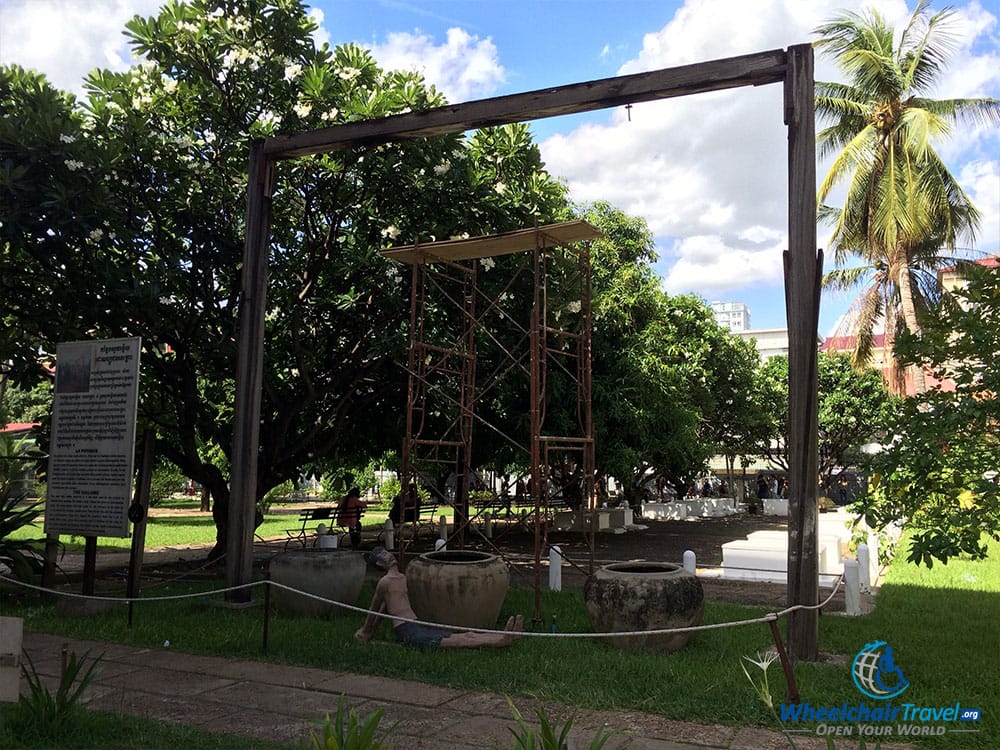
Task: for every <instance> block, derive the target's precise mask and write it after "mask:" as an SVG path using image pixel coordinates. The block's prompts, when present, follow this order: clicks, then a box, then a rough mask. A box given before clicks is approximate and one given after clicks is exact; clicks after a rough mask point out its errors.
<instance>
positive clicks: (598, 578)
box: [583, 562, 705, 651]
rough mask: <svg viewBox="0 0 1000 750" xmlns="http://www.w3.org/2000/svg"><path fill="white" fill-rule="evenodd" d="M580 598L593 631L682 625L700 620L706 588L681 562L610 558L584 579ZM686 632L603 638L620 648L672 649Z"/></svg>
mask: <svg viewBox="0 0 1000 750" xmlns="http://www.w3.org/2000/svg"><path fill="white" fill-rule="evenodd" d="M583 596H584V601H585V602H586V606H587V616H588V617H589V618H590V624H591V626H592V627H593V628H594V630H595V631H596V632H598V633H626V632H634V631H640V630H660V629H663V628H686V627H691V626H693V625H698V624H699V623H701V616H702V613H703V612H704V610H705V592H704V591H703V590H702V587H701V581H699V580H698V578H697V577H696V576H695V575H694V574H692V573H689V572H688V571H686V570H684V568H682V567H681V566H680V565H674V564H672V563H661V562H626V563H613V564H611V565H605V566H604V567H603V568H600V569H599V570H598V571H597V572H596V573H594V575H592V576H590V578H588V579H587V583H586V586H585V587H584V593H583ZM690 637H691V633H675V634H670V633H667V634H659V635H655V634H654V635H637V636H622V637H620V638H604V639H602V640H607V641H610V642H611V643H612V645H615V646H617V647H619V648H622V649H629V650H649V651H676V650H678V649H680V648H683V647H684V645H685V644H686V643H687V642H688V640H689V639H690Z"/></svg>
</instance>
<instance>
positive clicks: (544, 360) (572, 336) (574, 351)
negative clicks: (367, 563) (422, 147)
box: [383, 222, 599, 618]
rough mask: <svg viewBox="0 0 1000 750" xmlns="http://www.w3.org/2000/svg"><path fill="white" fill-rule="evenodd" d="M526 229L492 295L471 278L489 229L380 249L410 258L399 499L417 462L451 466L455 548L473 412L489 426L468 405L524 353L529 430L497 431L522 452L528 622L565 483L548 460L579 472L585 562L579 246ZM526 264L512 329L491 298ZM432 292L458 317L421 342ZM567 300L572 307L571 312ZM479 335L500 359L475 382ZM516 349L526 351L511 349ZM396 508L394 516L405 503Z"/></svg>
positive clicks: (585, 350) (585, 361) (586, 418)
mask: <svg viewBox="0 0 1000 750" xmlns="http://www.w3.org/2000/svg"><path fill="white" fill-rule="evenodd" d="M579 224H580V225H585V223H583V222H579ZM585 226H586V227H587V230H589V231H586V232H585V233H586V235H587V237H588V238H593V237H596V236H599V232H597V230H594V229H593V227H589V225H585ZM563 228H565V225H563ZM532 236H533V240H534V247H533V248H532V249H531V250H530V251H526V252H525V254H526V255H528V252H530V255H528V258H527V259H528V260H530V264H529V263H526V262H523V261H522V264H521V266H520V267H518V268H516V269H515V270H514V272H513V273H512V274H511V278H510V280H509V281H508V282H507V283H506V284H503V285H502V286H501V287H500V288H499V289H498V290H496V291H495V292H494V293H493V294H492V295H491V294H490V293H489V292H488V291H487V290H486V289H484V288H483V287H482V285H480V284H479V275H478V273H477V269H478V266H479V263H480V262H481V260H482V259H484V258H492V257H494V256H491V255H484V254H482V252H481V251H480V249H479V248H482V247H487V248H488V247H490V245H491V243H492V242H493V241H494V240H495V239H496V237H497V236H492V237H485V238H482V242H481V243H480V244H478V245H475V244H470V245H468V246H467V247H466V248H465V249H464V250H462V251H457V252H456V251H453V252H452V253H451V254H450V255H447V256H446V253H445V252H444V251H443V250H438V247H440V246H441V245H437V246H436V245H435V243H430V244H427V245H414V246H413V247H412V248H402V249H398V248H397V249H393V250H387V251H383V253H384V254H385V255H387V256H389V257H396V258H398V259H401V260H402V259H405V260H406V262H409V263H411V285H410V293H411V297H410V343H409V355H408V358H407V369H408V376H409V382H408V388H407V404H406V434H405V435H404V438H403V447H402V462H401V485H402V488H404V493H403V498H408V497H409V495H408V493H407V492H406V491H405V488H408V487H409V486H410V484H411V483H412V482H423V483H426V477H427V473H426V470H425V469H426V467H427V466H431V465H434V464H446V465H451V466H452V467H453V468H452V470H453V472H454V475H455V497H454V501H453V507H454V513H455V524H454V529H455V530H454V533H453V534H452V535H451V536H450V538H449V541H452V540H454V541H455V542H456V544H457V546H459V547H464V546H465V532H466V530H467V529H468V527H469V524H470V523H471V521H472V520H473V518H474V517H473V516H470V513H469V487H470V482H471V472H472V466H471V455H472V439H473V424H474V422H475V421H477V420H478V421H479V422H480V423H482V424H484V425H485V426H487V427H490V428H492V429H496V428H495V427H493V426H492V425H489V424H486V422H485V421H484V420H483V419H482V418H481V417H477V416H476V413H475V411H476V409H475V405H476V403H477V401H479V400H480V399H481V398H482V397H484V396H485V395H486V394H487V393H489V392H490V391H491V390H492V388H494V387H495V386H496V385H497V383H498V382H499V381H500V380H502V379H503V378H504V377H505V376H506V375H507V374H508V373H510V372H512V371H516V370H519V369H520V370H524V369H525V367H524V362H525V359H527V360H528V367H527V368H526V369H527V372H528V376H529V377H528V380H529V394H528V401H529V404H530V410H531V425H530V433H529V435H528V436H527V440H526V441H521V442H519V441H517V440H516V438H511V437H510V436H505V437H506V438H507V439H508V440H510V441H511V442H512V443H513V444H514V445H515V446H516V447H517V448H518V449H520V450H521V451H522V452H523V453H524V454H525V455H526V456H527V457H528V465H529V477H530V482H529V484H530V487H531V498H532V506H533V510H532V518H531V522H532V528H533V530H534V535H535V544H534V546H535V595H536V618H537V617H538V616H540V615H539V613H540V607H541V599H540V597H541V568H542V561H541V555H542V550H543V548H544V547H545V545H546V544H547V540H548V531H549V528H550V525H551V522H552V519H553V504H554V503H553V501H554V500H555V498H556V497H558V496H561V495H563V494H565V493H566V492H567V490H569V489H570V487H568V486H567V484H566V483H565V482H562V483H560V484H556V483H554V482H553V467H554V466H555V465H556V464H557V463H558V462H562V463H564V464H566V463H572V464H573V465H574V466H575V470H574V472H573V474H574V476H576V477H577V478H578V480H576V482H577V484H576V486H575V487H573V489H574V492H575V495H576V496H577V497H578V499H579V508H578V510H577V513H578V514H579V524H580V525H581V527H582V529H583V531H584V534H585V535H586V538H587V546H588V549H589V550H590V567H591V569H592V568H593V549H594V542H593V530H594V527H595V524H594V523H593V521H592V518H593V514H594V512H595V498H594V476H593V474H594V428H593V418H592V407H591V321H592V310H591V269H590V248H589V244H588V243H587V242H586V241H580V242H573V243H570V242H567V241H566V240H565V239H560V238H559V237H557V236H555V235H554V234H553V233H551V232H547V231H546V227H535V228H534V231H533V235H532ZM442 244H446V243H442ZM504 254H507V253H504ZM527 268H530V272H531V274H532V289H533V291H532V296H533V299H532V307H531V312H530V319H529V321H528V322H527V324H526V325H522V324H521V323H520V322H519V321H518V320H517V319H516V318H515V317H514V316H512V315H511V314H510V312H509V311H508V310H506V309H505V308H504V306H503V305H502V304H501V299H502V298H503V297H504V296H505V295H506V293H507V291H508V289H509V288H510V286H511V285H512V284H513V282H514V280H515V279H517V278H518V277H519V276H520V275H521V274H522V273H523V272H524V271H525V270H526V269H527ZM556 272H558V273H560V275H561V276H562V278H563V281H562V283H561V284H560V290H561V292H562V293H563V294H564V295H567V292H568V290H571V289H572V290H573V292H574V293H573V294H571V295H567V296H566V297H565V298H564V299H563V300H562V302H564V303H568V306H567V307H566V309H565V310H564V309H559V310H553V309H551V308H552V305H551V299H550V282H551V280H552V278H553V275H554V274H555V273H556ZM570 297H572V299H570ZM432 300H433V302H434V304H435V307H436V308H437V309H439V310H442V311H444V310H451V311H452V312H454V313H457V314H456V320H457V321H458V322H459V323H458V325H456V326H454V328H455V330H453V331H451V332H450V333H446V332H443V331H442V329H441V327H440V326H437V327H435V331H434V335H435V336H437V337H438V339H439V340H438V341H435V342H431V341H429V340H428V335H429V332H428V330H427V326H426V320H425V311H426V310H427V308H428V304H429V303H430V302H431V301H432ZM477 301H481V304H482V307H481V308H478V307H477ZM573 306H575V309H571V308H572V307H573ZM567 311H568V314H567ZM494 313H496V314H499V315H500V316H501V317H502V318H505V319H506V321H507V322H508V323H509V324H510V325H511V326H514V327H516V329H517V331H519V332H520V333H521V334H522V336H521V338H520V341H519V346H518V347H517V348H515V349H513V350H511V349H508V348H507V347H505V346H503V345H502V344H501V342H500V341H499V339H498V337H497V336H496V335H495V334H494V332H493V331H492V330H491V328H490V326H488V325H487V322H488V317H489V316H491V315H493V314H494ZM480 331H481V332H483V334H485V335H486V336H489V337H490V338H491V339H492V341H493V342H494V343H495V344H496V345H497V347H498V350H499V351H500V352H501V353H502V354H503V359H504V362H503V363H502V364H500V365H498V367H497V370H496V371H495V372H493V373H490V376H489V378H488V379H487V380H486V381H485V382H484V383H481V384H479V383H477V379H476V368H477V361H476V360H477V358H476V336H477V332H480ZM443 335H446V336H447V339H446V340H442V337H443ZM522 348H523V349H526V351H521V349H522ZM552 372H556V373H558V374H559V375H560V378H561V380H562V381H563V382H564V383H567V382H568V384H569V386H570V387H571V388H572V389H573V391H574V392H575V397H576V421H575V424H573V425H571V427H572V429H571V430H570V432H569V434H556V433H554V432H553V431H552V430H551V426H550V425H549V424H548V422H547V420H546V416H547V410H546V406H547V404H548V400H549V394H548V391H547V389H548V385H549V383H550V374H551V373H552ZM442 381H443V382H442ZM431 410H439V411H441V412H447V413H448V415H449V416H448V417H447V418H446V419H444V420H443V421H442V422H439V424H438V427H437V429H438V432H437V433H432V432H431V431H430V430H432V429H433V427H432V426H431V425H430V423H429V422H428V420H427V415H428V413H429V412H430V411H431ZM431 489H432V491H434V492H437V493H438V494H440V495H442V496H444V494H445V493H444V492H443V491H442V489H441V488H440V487H436V486H433V485H432V487H431ZM402 510H403V513H404V515H403V517H404V518H405V512H406V508H405V506H404V508H403V509H402ZM411 511H412V509H411ZM397 539H398V548H397V554H398V555H399V557H400V559H401V561H403V564H405V554H406V547H407V543H406V540H405V539H404V538H403V536H402V535H399V536H398V537H397Z"/></svg>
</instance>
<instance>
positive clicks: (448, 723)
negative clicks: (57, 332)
mask: <svg viewBox="0 0 1000 750" xmlns="http://www.w3.org/2000/svg"><path fill="white" fill-rule="evenodd" d="M24 648H25V650H26V651H27V652H28V654H29V655H30V656H31V658H32V660H33V661H34V664H35V667H36V669H37V670H38V672H39V673H40V674H41V675H43V676H44V678H45V680H46V681H47V682H48V683H49V684H53V683H55V682H56V681H57V680H58V675H59V671H60V664H61V659H62V652H63V650H64V649H67V650H68V651H75V652H76V653H77V654H81V655H82V654H83V653H86V652H88V651H89V652H90V653H91V654H103V656H102V658H101V671H100V674H99V675H98V676H97V678H96V679H95V681H94V683H93V684H92V686H91V687H90V689H89V692H88V694H87V696H86V698H85V700H86V703H87V705H88V706H90V707H92V708H95V709H103V710H107V711H115V712H124V713H129V714H134V715H139V716H148V717H152V718H157V719H161V720H164V721H168V722H175V723H178V724H184V725H188V726H195V727H198V728H201V729H204V730H207V731H212V732H225V733H228V734H235V735H240V736H246V737H253V738H261V739H268V740H273V741H277V742H282V743H288V744H289V745H291V746H294V747H301V741H302V740H303V739H308V737H309V734H310V730H311V729H313V728H314V726H315V725H314V724H313V722H315V721H316V720H317V719H321V718H322V717H323V716H324V715H326V714H331V715H333V714H334V713H335V712H336V710H337V702H338V700H339V698H340V696H341V695H343V696H344V700H345V703H346V705H347V706H348V707H350V708H354V709H357V711H358V712H359V714H360V715H361V716H365V715H367V714H368V713H370V712H372V711H374V710H376V709H378V708H381V709H383V710H384V711H385V717H384V718H383V720H382V724H381V726H383V727H388V726H391V725H392V723H393V722H396V721H399V725H398V726H397V727H396V729H395V731H394V732H393V734H392V736H391V738H390V742H391V743H392V744H393V746H394V747H396V748H399V749H400V750H411V749H412V750H431V749H433V748H447V750H481V749H482V748H491V749H495V748H507V747H511V745H512V739H513V738H512V737H511V734H510V731H509V727H511V726H514V721H513V719H512V718H511V713H510V709H509V708H508V706H507V703H506V700H505V698H504V696H502V695H499V694H494V693H479V692H471V691H465V690H454V689H450V688H442V687H437V686H434V685H427V684H423V683H415V682H409V681H405V680H396V679H389V678H384V677H374V676H371V675H359V674H350V673H345V672H337V671H330V670H325V669H314V668H307V667H294V666H286V665H280V664H270V663H265V662H256V661H247V660H243V659H225V658H220V657H210V656H196V655H192V654H184V653H179V652H177V651H174V650H171V649H168V648H160V649H147V648H137V647H134V646H123V645H118V644H112V643H96V642H92V641H81V640H73V639H67V638H64V637H62V636H55V635H44V634H39V633H25V636H24ZM23 687H24V686H23V684H22V689H23ZM515 703H516V704H517V707H518V709H519V710H520V711H521V713H522V714H523V715H524V716H525V717H526V718H534V708H535V707H536V706H538V705H539V704H538V703H536V702H532V701H530V700H526V699H520V698H519V699H517V700H516V701H515ZM543 707H544V708H545V709H546V711H547V712H548V715H549V716H550V717H553V718H556V717H563V716H568V715H570V714H575V720H574V724H573V726H574V729H573V732H572V734H571V742H570V745H569V747H570V748H571V750H572V749H573V748H585V747H587V746H588V745H589V743H590V741H591V739H592V738H593V737H594V734H595V732H596V730H597V729H599V728H602V727H610V728H619V729H622V730H624V733H623V734H620V735H617V736H616V737H615V738H614V739H612V741H611V742H609V743H608V745H606V747H607V748H608V750H618V749H619V748H623V747H628V748H631V749H632V750H697V749H699V748H717V749H722V750H771V749H772V748H774V749H775V750H776V749H777V748H790V747H791V745H790V744H789V743H788V740H787V739H786V738H785V737H784V736H783V735H782V734H781V733H780V732H775V731H771V730H766V729H760V728H754V727H729V726H722V725H717V724H716V725H703V724H695V723H690V722H683V721H672V720H669V719H665V718H663V717H660V716H655V715H652V714H644V713H637V712H634V711H590V710H584V709H573V708H571V707H567V706H560V705H552V704H545V705H544V706H543ZM795 742H796V744H797V746H798V747H799V748H802V749H803V750H820V749H822V750H826V747H827V745H826V743H825V741H824V740H821V739H820V738H818V737H811V736H810V737H805V736H801V735H796V737H795ZM836 747H837V748H841V749H842V750H846V748H851V749H852V750H857V747H858V741H857V739H854V741H853V742H843V743H841V742H838V743H837V745H836ZM882 747H883V750H900V749H901V748H904V747H906V746H904V745H883V746H882Z"/></svg>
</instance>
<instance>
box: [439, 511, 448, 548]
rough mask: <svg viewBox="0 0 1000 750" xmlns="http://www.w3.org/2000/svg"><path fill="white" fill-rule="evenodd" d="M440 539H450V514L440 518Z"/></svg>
mask: <svg viewBox="0 0 1000 750" xmlns="http://www.w3.org/2000/svg"><path fill="white" fill-rule="evenodd" d="M438 539H442V540H443V541H446V542H447V541H448V516H441V517H440V518H438Z"/></svg>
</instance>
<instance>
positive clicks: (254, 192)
mask: <svg viewBox="0 0 1000 750" xmlns="http://www.w3.org/2000/svg"><path fill="white" fill-rule="evenodd" d="M273 174H274V161H273V160H272V159H271V158H270V157H268V156H265V154H264V148H263V141H260V140H255V141H253V142H252V143H251V144H250V169H249V180H248V183H247V213H246V244H245V245H244V248H243V273H242V275H241V287H240V334H239V336H240V338H239V341H238V342H237V344H238V346H239V354H238V356H237V363H236V399H235V403H234V407H233V408H234V412H235V413H234V419H233V458H232V477H231V481H230V494H229V515H228V524H227V528H226V584H227V585H228V586H240V585H244V584H247V583H250V578H251V576H252V574H253V531H254V512H255V510H256V504H257V451H258V445H259V442H260V394H261V385H262V383H263V379H264V378H263V370H264V312H265V309H266V306H267V261H268V238H269V236H270V226H271V192H272V183H273ZM249 600H250V589H248V588H247V589H240V590H239V591H230V592H228V593H227V594H226V601H229V602H247V601H249Z"/></svg>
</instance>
